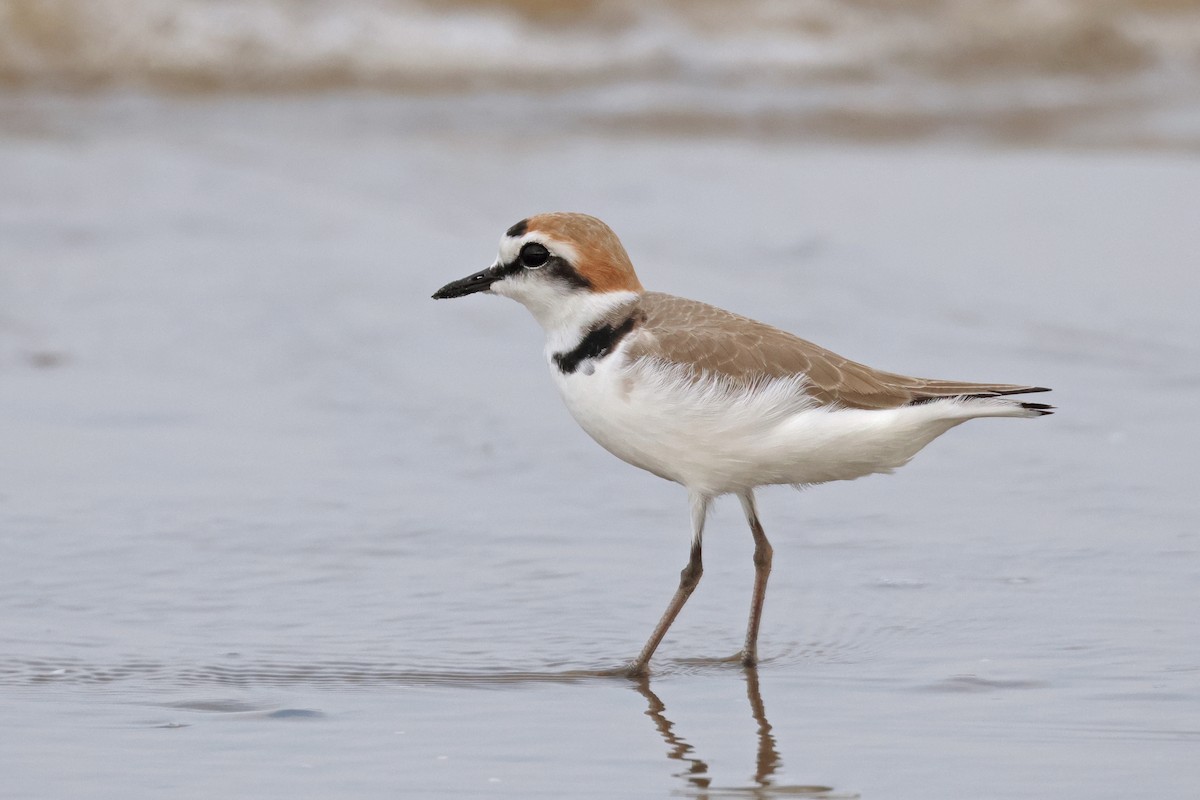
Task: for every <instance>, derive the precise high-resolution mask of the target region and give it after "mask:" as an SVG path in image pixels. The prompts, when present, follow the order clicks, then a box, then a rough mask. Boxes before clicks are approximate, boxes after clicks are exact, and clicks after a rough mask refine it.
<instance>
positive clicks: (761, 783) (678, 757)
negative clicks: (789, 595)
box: [634, 667, 834, 799]
mask: <svg viewBox="0 0 1200 800" xmlns="http://www.w3.org/2000/svg"><path fill="white" fill-rule="evenodd" d="M745 676H746V696H747V697H748V698H749V700H750V714H751V715H752V716H753V717H754V722H755V723H756V724H757V726H758V755H757V757H756V759H755V767H754V777H753V781H754V783H753V785H750V786H743V787H716V786H713V785H712V776H711V775H710V774H709V768H708V762H706V761H705V760H704V759H702V758H700V757H699V755H698V754H697V753H696V749H695V748H694V747H692V746H691V745H690V744H689V743H688V742H687V740H686V739H684V738H683V737H682V736H680V735H679V734H678V733H676V732H675V723H674V722H672V721H671V720H670V719H669V718H668V717H667V707H666V705H665V704H664V703H663V701H662V700H661V699H660V698H659V696H658V695H657V694H655V693H654V690H653V689H651V688H650V679H649V678H648V677H646V678H640V679H638V680H637V681H635V682H634V686H635V688H636V689H637V691H638V693H639V694H641V695H642V697H644V698H646V703H647V704H648V708H647V709H646V716H648V717H650V719H652V720H654V727H655V728H657V729H658V734H659V736H661V737H662V740H663V741H664V742H666V744H667V757H668V758H670V759H672V760H674V761H678V762H680V763H681V764H683V765H684V769H683V770H681V771H679V772H676V773H675V775H676V777H679V778H682V779H683V780H684V781H685V783H686V784H687V789H688V794H689V795H692V796H694V797H697V798H701V799H704V798H709V797H716V796H721V797H728V796H731V795H745V796H749V797H772V796H775V795H776V794H786V795H788V796H792V797H794V796H807V797H823V798H832V797H834V795H832V794H830V793H831V792H832V791H833V789H832V788H830V787H828V786H781V785H778V784H776V783H775V774H776V773H777V772H778V771H779V768H780V767H781V766H782V764H783V761H782V759H780V757H779V748H778V747H777V746H776V743H775V736H774V734H772V733H771V723H770V722H768V721H767V712H766V707H765V706H764V705H763V699H762V692H761V690H760V689H759V684H758V669H757V668H755V667H747V668H746V669H745Z"/></svg>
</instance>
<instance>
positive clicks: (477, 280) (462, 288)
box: [433, 267, 503, 300]
mask: <svg viewBox="0 0 1200 800" xmlns="http://www.w3.org/2000/svg"><path fill="white" fill-rule="evenodd" d="M501 277H503V276H502V275H500V272H499V270H497V269H496V268H495V267H489V268H487V269H485V270H484V271H483V272H476V273H475V274H474V275H468V276H467V277H465V278H459V279H458V280H456V281H450V283H447V284H446V285H445V286H443V287H442V288H440V289H438V290H437V291H436V292H434V293H433V299H434V300H447V299H449V298H451V297H463V296H464V295H468V294H475V293H476V292H486V291H487V290H488V289H490V288H491V286H492V284H493V283H495V282H496V281H498V280H500V278H501Z"/></svg>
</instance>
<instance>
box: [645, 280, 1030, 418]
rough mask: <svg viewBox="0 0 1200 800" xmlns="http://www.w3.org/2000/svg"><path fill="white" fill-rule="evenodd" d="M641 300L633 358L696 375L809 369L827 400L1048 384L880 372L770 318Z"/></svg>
mask: <svg viewBox="0 0 1200 800" xmlns="http://www.w3.org/2000/svg"><path fill="white" fill-rule="evenodd" d="M639 307H640V309H641V311H642V313H643V314H644V315H645V321H644V323H643V326H642V329H641V331H639V334H638V335H637V337H636V338H635V339H634V340H633V341H632V342H631V343H630V348H629V351H628V352H629V355H630V357H632V358H658V359H663V360H666V361H670V362H674V363H678V364H686V365H689V366H691V365H694V367H695V369H696V373H697V376H700V375H704V374H715V375H721V376H723V377H725V378H728V379H730V380H733V381H736V382H744V383H747V384H751V383H756V382H759V381H762V380H764V379H770V378H786V377H792V376H795V375H805V376H806V377H807V378H808V384H807V387H806V389H805V391H806V392H807V393H808V395H809V396H811V397H812V398H813V399H814V400H816V401H817V402H819V403H820V404H822V405H839V406H844V407H846V408H896V407H898V406H904V405H909V404H913V403H921V402H924V401H927V400H932V399H934V398H938V397H956V396H963V395H966V396H978V397H990V396H997V395H1005V394H1022V393H1026V392H1044V391H1047V390H1046V389H1043V388H1042V387H1039V386H1016V385H1012V384H1003V383H963V382H960V381H939V380H926V379H924V378H910V377H907V376H905V375H895V374H893V373H890V372H880V371H879V370H875V369H871V368H870V367H868V366H865V365H863V364H859V363H856V362H854V361H850V360H849V359H846V358H842V357H841V356H839V355H837V354H836V353H832V352H830V351H829V350H826V349H825V348H823V347H820V346H818V345H815V344H813V343H812V342H808V341H805V340H804V339H801V338H799V337H798V336H793V335H792V334H790V333H787V332H786V331H781V330H779V329H778V328H773V327H771V326H770V325H764V324H763V323H761V322H755V321H754V320H752V319H747V318H746V317H741V316H738V315H737V314H732V313H730V312H728V311H725V310H723V309H720V308H716V307H715V306H710V305H707V304H705V303H699V302H696V301H695V300H686V299H684V298H682V297H673V296H671V295H668V294H661V293H659V292H647V293H645V294H643V295H642V297H641V300H640V301H639Z"/></svg>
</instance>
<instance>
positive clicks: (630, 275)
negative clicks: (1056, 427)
mask: <svg viewBox="0 0 1200 800" xmlns="http://www.w3.org/2000/svg"><path fill="white" fill-rule="evenodd" d="M476 292H485V293H489V294H498V295H503V296H504V297H511V298H512V299H514V300H516V301H517V302H519V303H521V304H522V305H524V306H525V307H526V308H528V309H529V311H530V312H531V313H532V314H533V316H534V318H535V319H536V320H537V321H538V322H539V323H540V324H541V326H542V328H543V329H544V330H545V334H546V351H545V352H546V359H547V361H548V362H549V365H550V372H551V374H552V375H553V376H554V382H555V384H556V385H557V386H558V389H559V391H560V392H561V393H562V397H563V400H564V401H565V402H566V405H567V408H568V409H569V410H570V412H571V414H572V416H574V417H575V420H576V421H577V422H578V423H579V425H580V426H581V427H582V428H583V429H584V430H585V431H587V433H588V434H590V435H591V437H592V438H593V439H595V440H596V441H597V442H599V443H600V445H601V446H602V447H604V448H605V449H606V450H608V451H609V452H610V453H612V454H613V455H615V456H617V458H620V459H621V460H623V461H626V462H628V463H630V464H632V465H634V466H635V467H641V468H642V469H644V470H646V471H648V472H651V473H653V474H655V475H657V476H659V477H661V478H666V479H667V480H670V481H674V482H676V483H678V484H681V485H682V486H683V487H684V488H686V489H687V492H688V496H689V499H690V502H691V522H692V540H691V555H690V558H689V560H688V563H687V566H686V567H684V569H683V571H682V572H681V573H680V581H679V588H678V589H677V590H676V591H675V594H674V596H673V597H672V599H671V602H670V604H669V605H668V606H667V609H666V611H665V612H664V613H663V615H662V618H661V619H660V620H659V622H658V625H657V626H655V628H654V631H653V633H652V634H651V635H650V638H649V640H648V641H647V642H646V645H645V647H643V648H642V651H641V653H639V654H638V656H637V658H636V659H635V660H634V661H633V662H632V663H631V664H630V665H629V667H628V671H629V672H630V673H631V674H645V673H646V672H647V669H648V665H649V662H650V658H651V656H653V655H654V651H655V649H656V648H657V647H658V645H659V642H661V641H662V638H663V636H664V635H666V632H667V629H668V628H670V626H671V623H672V622H673V621H674V620H675V617H676V616H677V615H678V614H679V611H680V609H682V608H683V605H684V603H685V602H687V599H688V597H689V596H690V595H691V594H692V591H693V590H694V589H695V588H696V585H697V583H699V581H700V576H701V573H702V572H703V568H702V565H701V542H702V537H703V533H704V521H705V518H706V517H707V515H708V510H709V506H710V505H711V503H712V501H713V500H714V499H715V498H717V497H720V496H721V495H726V494H733V495H737V497H738V499H739V500H740V501H741V505H742V510H743V511H744V512H745V515H746V520H747V522H748V523H749V525H750V533H751V534H752V536H753V537H754V567H755V578H754V593H753V599H752V601H751V606H750V622H749V625H748V626H747V629H746V642H745V646H744V648H743V649H742V651H741V653H739V654H738V657H740V659H741V661H742V662H743V663H744V664H745V665H746V666H753V665H754V664H756V663H757V660H758V628H759V621H760V619H761V617H762V610H763V599H764V596H765V594H766V588H767V576H768V575H769V574H770V572H771V555H772V550H771V545H770V543H769V542H768V541H767V536H766V534H765V533H764V532H763V527H762V524H761V523H760V522H759V518H758V511H757V509H756V507H755V501H754V490H755V489H756V488H757V487H759V486H768V485H772V484H788V485H792V486H797V487H803V486H810V485H813V484H818V483H825V482H827V481H841V480H852V479H854V478H860V477H863V476H864V475H871V474H873V473H886V472H891V471H892V470H894V469H896V468H897V467H900V466H902V465H904V464H905V463H907V462H908V460H909V459H911V458H912V457H913V456H914V455H916V453H917V452H918V451H919V450H921V448H923V447H925V445H927V444H929V443H930V442H931V441H933V440H934V439H936V438H937V437H938V436H940V435H942V434H943V433H945V432H946V431H948V430H950V429H951V428H953V427H954V426H956V425H959V424H961V423H963V422H966V421H967V420H969V419H975V418H977V417H1039V416H1043V415H1045V414H1049V413H1051V410H1052V406H1049V405H1046V404H1043V403H1029V402H1024V401H1022V400H1020V399H1013V398H1012V397H1011V395H1022V394H1029V393H1032V392H1044V391H1048V390H1047V389H1045V388H1044V387H1041V386H1018V385H1011V384H1000V383H964V382H961V381H945V380H928V379H925V378H910V377H907V376H904V375H897V374H894V373H890V372H881V371H879V370H876V369H872V368H871V367H867V366H864V365H862V364H858V363H855V362H853V361H850V360H848V359H845V358H843V357H841V356H839V355H836V354H834V353H832V352H830V351H829V350H826V349H825V348H823V347H819V346H817V345H815V344H812V343H811V342H807V341H805V340H804V339H800V338H798V337H796V336H793V335H792V334H790V333H787V332H786V331H782V330H780V329H778V328H774V327H772V326H770V325H766V324H764V323H761V322H755V321H754V320H752V319H748V318H746V317H742V316H738V315H737V314H733V313H731V312H729V311H725V310H722V309H720V308H716V307H714V306H710V305H706V304H705V303H700V302H697V301H695V300H686V299H684V298H682V297H673V296H671V295H668V294H661V293H659V292H648V291H646V290H645V289H643V288H642V284H641V282H640V281H639V280H638V277H637V274H636V273H635V272H634V269H633V264H632V263H631V262H630V260H629V256H628V255H627V254H626V252H625V248H624V247H623V246H622V245H621V241H620V240H619V239H618V238H617V236H616V234H615V233H613V231H612V230H611V229H610V228H609V227H608V226H607V225H605V224H604V223H603V222H602V221H600V220H599V219H596V218H595V217H591V216H588V215H586V214H574V213H562V212H557V213H548V214H538V215H536V216H533V217H529V218H528V219H523V220H521V221H520V222H518V223H517V224H515V225H513V226H512V227H511V228H509V229H508V230H507V231H506V232H505V234H504V236H503V237H502V238H501V240H500V253H499V256H498V257H497V259H496V261H495V262H494V263H493V264H492V266H490V267H488V268H487V269H485V270H483V271H482V272H477V273H475V274H473V275H469V276H467V277H466V278H462V279H461V280H457V281H453V282H451V283H448V284H446V285H445V286H443V287H442V288H441V289H438V291H437V292H436V293H435V294H434V295H433V297H434V298H435V299H444V298H451V297H462V296H464V295H469V294H474V293H476Z"/></svg>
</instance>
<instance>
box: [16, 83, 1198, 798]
mask: <svg viewBox="0 0 1200 800" xmlns="http://www.w3.org/2000/svg"><path fill="white" fill-rule="evenodd" d="M422 108H424V107H422V106H420V105H419V104H418V105H416V106H412V105H405V104H403V103H399V102H397V101H393V100H387V99H383V98H374V97H369V96H358V97H344V98H341V99H338V100H328V99H325V100H322V99H314V98H290V99H279V98H276V99H273V100H270V101H269V102H268V101H263V100H262V99H258V100H254V101H250V100H246V99H241V100H239V99H230V98H222V97H210V98H190V99H180V98H176V99H163V98H158V99H154V98H148V97H145V96H138V95H115V96H108V97H105V96H99V97H93V98H74V99H70V98H61V97H60V98H57V99H50V100H47V99H41V100H30V99H29V98H28V97H24V98H18V99H14V98H12V97H8V98H5V99H4V100H3V101H0V120H3V121H2V123H0V185H2V186H3V188H4V191H3V192H0V228H2V229H3V235H2V236H0V442H2V443H3V447H2V448H0V548H2V550H0V717H2V718H3V719H4V723H3V730H4V747H3V748H0V770H2V771H3V774H4V775H5V776H6V784H7V786H6V789H5V792H4V793H5V795H6V796H11V797H14V798H16V797H20V798H26V797H28V798H42V797H45V798H51V797H55V798H57V797H64V796H73V797H113V798H117V797H121V798H126V797H130V796H140V795H144V794H148V793H150V792H154V793H157V794H169V795H171V796H177V797H213V796H254V797H285V796H286V797H289V798H292V797H329V796H347V795H352V796H357V797H383V796H396V795H402V796H405V795H408V796H433V795H436V796H464V797H466V796H489V797H492V796H502V797H537V796H546V797H561V796H579V797H613V796H617V795H630V796H648V797H649V796H664V795H668V794H670V793H673V792H675V793H682V794H685V795H690V796H705V795H706V794H707V796H722V795H723V794H725V793H730V794H738V795H745V794H755V793H757V794H758V795H759V796H775V795H782V796H795V795H797V794H800V795H803V794H805V793H808V794H817V795H818V796H830V797H852V796H861V797H864V798H884V797H886V798H929V797H972V798H1029V797H1053V798H1081V799H1082V798H1087V800H1096V799H1097V798H1127V797H1130V796H1135V795H1136V796H1147V797H1155V798H1181V799H1182V798H1190V797H1192V796H1193V795H1194V791H1195V787H1196V786H1197V785H1200V766H1198V765H1200V759H1198V758H1197V752H1198V748H1200V731H1198V730H1197V724H1196V720H1197V719H1198V718H1200V645H1197V642H1198V641H1200V636H1198V635H1197V634H1200V626H1198V625H1197V622H1196V614H1195V607H1196V598H1197V593H1198V592H1200V560H1198V558H1197V557H1198V556H1200V534H1198V532H1197V522H1200V511H1198V509H1197V503H1196V500H1195V488H1194V485H1195V467H1194V454H1195V452H1196V450H1197V444H1198V443H1197V426H1196V423H1195V410H1194V409H1195V393H1196V389H1197V387H1198V386H1200V366H1198V365H1200V344H1198V343H1200V317H1198V316H1197V315H1196V313H1195V298H1196V297H1198V296H1200V293H1198V291H1197V290H1198V289H1200V285H1198V284H1200V272H1198V271H1197V270H1196V254H1197V253H1198V252H1200V228H1198V227H1197V226H1196V224H1195V209H1196V208H1198V207H1200V162H1197V161H1196V159H1195V158H1190V157H1185V156H1173V155H1167V154H1156V153H1151V152H1143V151H1137V150H1123V151H1103V152H1071V151H1067V150H1062V149H1054V150H1049V149H1048V150H1040V151H1021V150H1012V149H992V148H983V147H976V146H971V145H969V144H962V143H959V144H954V145H947V144H941V145H935V144H929V145H925V146H878V147H854V148H851V147H828V146H813V145H805V144H803V143H799V142H795V141H789V140H787V139H786V138H780V137H772V138H770V139H766V140H758V139H752V138H744V137H722V136H714V137H708V138H685V137H678V136H668V135H654V134H647V133H642V134H636V135H634V134H627V135H621V134H620V133H614V132H612V131H607V132H606V133H605V134H604V135H594V136H587V135H583V136H579V135H572V136H561V135H557V134H556V133H555V132H554V131H551V132H549V133H547V134H545V135H540V136H535V137H532V138H531V137H529V136H517V135H515V134H512V133H510V132H506V131H501V132H500V133H499V134H497V133H496V131H494V130H491V129H489V127H488V125H487V121H486V119H485V118H481V119H479V120H478V122H477V123H476V124H462V123H461V120H460V124H455V125H451V126H447V127H444V128H440V129H439V128H437V127H436V125H434V124H431V123H430V118H428V117H422V116H421V114H422V113H425V112H427V111H428V109H427V108H425V109H424V111H422ZM435 118H436V115H435ZM546 209H574V210H580V211H587V212H591V213H594V214H597V215H598V216H601V217H603V218H605V219H606V220H607V221H609V222H610V223H611V224H612V225H613V226H614V228H615V229H616V230H617V231H618V233H619V234H621V236H622V238H623V240H624V241H625V244H626V246H627V248H628V249H629V251H630V252H631V254H632V256H633V258H634V261H635V263H636V264H637V266H638V269H639V272H640V274H641V277H642V279H643V281H644V282H645V283H646V285H647V286H651V287H653V288H655V289H660V290H664V291H669V292H674V293H678V294H684V295H688V296H692V297H696V298H697V299H702V300H708V301H713V302H716V303H718V304H720V305H723V306H726V307H728V308H731V309H733V310H736V311H739V312H742V313H745V314H748V315H750V316H754V317H757V318H760V319H763V320H765V321H768V322H771V323H774V324H778V325H780V326H782V327H786V328H788V329H790V330H793V331H795V332H797V333H799V334H800V335H802V336H805V337H807V338H811V339H813V340H815V341H817V342H820V343H822V344H824V345H827V346H829V347H831V348H833V349H834V350H836V351H838V352H841V353H843V354H845V355H847V356H849V357H852V358H856V359H859V360H863V361H865V362H867V363H870V364H872V365H875V366H878V367H881V368H885V369H891V370H895V371H900V372H908V373H913V374H925V375H931V376H937V377H946V378H959V379H964V380H998V381H1013V382H1030V383H1040V384H1045V385H1050V386H1052V387H1054V389H1055V392H1054V394H1053V395H1052V396H1051V398H1052V401H1053V402H1054V403H1055V404H1056V405H1058V406H1059V408H1060V409H1061V411H1060V413H1059V414H1057V415H1056V416H1054V417H1049V418H1046V419H1043V420H1034V421H1024V420H995V421H992V420H988V421H979V422H976V423H972V424H970V425H968V426H965V427H963V428H961V429H958V430H956V431H953V432H952V433H950V434H948V435H947V436H946V437H944V438H943V439H941V440H939V441H938V442H936V443H935V444H933V445H932V446H931V447H930V448H929V449H928V450H926V451H925V452H924V453H922V454H921V455H920V456H919V457H918V458H917V459H916V460H915V461H914V462H913V463H912V464H910V465H909V466H908V467H906V468H905V469H904V470H903V471H901V472H900V473H898V474H896V475H894V476H886V477H877V478H871V479H865V480H862V481H857V482H854V483H849V484H839V485H831V486H824V487H818V488H815V489H813V490H811V491H807V492H804V493H800V494H798V493H795V492H792V491H790V490H785V489H779V490H775V491H766V492H763V493H762V496H761V505H762V513H763V520H764V524H765V526H766V529H767V533H768V535H769V536H770V537H771V540H772V542H773V544H774V546H775V570H776V571H775V573H774V575H773V577H772V583H771V587H770V592H769V594H768V599H767V608H766V614H765V619H764V628H763V634H762V640H761V648H762V653H763V656H764V663H763V664H762V666H761V668H760V669H759V670H758V671H757V673H751V674H746V673H745V672H744V671H743V670H741V669H740V668H738V667H736V666H732V665H729V664H725V663H721V662H719V661H718V660H717V659H719V658H722V657H724V656H728V655H730V654H731V653H733V652H734V651H736V650H737V648H738V646H739V643H740V638H741V636H742V633H743V625H744V621H745V620H744V618H745V615H746V611H747V604H748V601H749V592H750V587H751V578H752V565H751V563H750V552H751V542H750V537H749V535H748V533H747V531H745V530H744V523H743V522H742V521H741V520H740V519H739V512H738V510H737V508H736V503H730V502H728V501H725V502H722V503H719V504H718V508H717V513H716V515H715V518H714V519H713V521H712V523H711V524H710V527H709V532H708V534H707V542H706V544H707V552H706V572H705V576H704V580H703V582H702V583H701V585H700V588H699V589H698V590H697V593H696V594H695V596H694V597H693V598H692V600H691V602H690V603H689V605H688V607H687V608H686V609H685V611H684V613H683V614H682V616H681V617H680V619H679V621H678V622H677V624H676V626H675V627H674V629H673V630H672V632H671V635H670V636H669V637H668V639H667V640H666V641H665V643H664V645H663V647H662V649H661V650H660V656H659V658H658V659H657V661H656V662H655V673H654V675H653V677H652V679H651V680H650V682H649V683H648V685H638V684H636V683H632V682H629V681H627V680H623V679H617V678H610V677H600V676H598V675H595V674H594V673H599V672H602V671H605V670H609V669H611V668H613V667H616V666H619V665H620V664H621V663H622V662H623V661H624V660H626V659H628V658H630V657H631V656H632V655H634V654H635V653H636V651H637V649H638V648H639V647H640V645H641V643H642V641H643V639H644V637H645V635H646V634H647V633H648V632H649V629H650V628H651V626H652V625H653V623H654V621H655V620H656V619H657V616H658V614H659V612H660V611H661V609H662V606H663V605H664V604H665V602H666V600H667V599H668V597H669V595H670V593H671V591H672V589H673V587H674V583H675V580H676V577H677V574H678V570H679V568H680V567H682V566H683V563H684V562H685V560H686V557H687V537H688V522H687V512H686V501H685V498H684V494H683V492H682V490H681V489H679V488H678V487H676V486H673V485H671V484H667V483H665V482H662V481H659V480H658V479H656V478H653V477H651V476H649V475H646V474H643V473H639V472H637V471H636V470H634V469H632V468H630V467H628V466H626V465H624V464H621V463H620V462H618V461H616V460H615V459H613V458H612V457H611V456H609V455H608V454H606V453H604V452H603V451H602V450H601V449H600V448H599V447H598V446H596V445H595V444H594V443H592V442H591V441H590V440H588V439H587V437H586V436H585V435H584V434H583V433H582V432H580V431H579V430H578V429H577V428H576V427H575V425H574V423H573V422H572V421H571V420H570V419H569V417H568V415H567V413H566V411H565V410H564V409H563V408H562V407H561V405H560V403H559V401H558V399H557V397H556V396H555V393H554V389H553V387H552V385H551V383H550V380H549V378H548V377H547V375H546V372H545V370H546V368H545V365H544V364H543V362H542V360H541V354H540V348H541V340H540V334H539V332H538V330H537V329H536V326H535V324H534V323H533V322H532V320H530V319H529V318H528V315H527V314H526V312H525V311H524V310H523V309H521V308H520V307H519V306H517V305H515V304H512V303H509V302H507V301H504V300H501V299H499V298H471V299H467V300H462V301H459V302H456V303H434V302H433V301H432V300H430V299H429V294H430V293H431V292H432V291H433V290H434V289H435V288H437V287H438V286H440V285H441V284H442V283H444V282H445V281H446V280H449V279H451V278H455V277H459V276H461V275H463V274H465V273H466V272H468V271H470V270H472V269H474V268H476V267H479V266H483V265H486V264H487V263H489V262H490V261H491V259H492V258H493V255H494V249H495V243H496V241H497V239H498V237H499V235H500V233H501V232H502V231H503V230H504V228H506V227H507V226H508V225H509V224H511V223H512V222H514V221H516V220H517V219H519V218H521V217H523V216H525V215H527V214H529V213H531V212H535V211H539V210H546ZM764 787H765V788H764ZM821 787H824V788H823V789H822V788H821Z"/></svg>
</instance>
